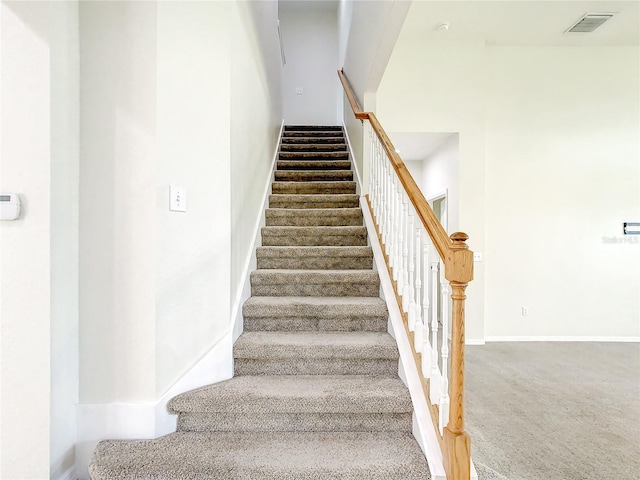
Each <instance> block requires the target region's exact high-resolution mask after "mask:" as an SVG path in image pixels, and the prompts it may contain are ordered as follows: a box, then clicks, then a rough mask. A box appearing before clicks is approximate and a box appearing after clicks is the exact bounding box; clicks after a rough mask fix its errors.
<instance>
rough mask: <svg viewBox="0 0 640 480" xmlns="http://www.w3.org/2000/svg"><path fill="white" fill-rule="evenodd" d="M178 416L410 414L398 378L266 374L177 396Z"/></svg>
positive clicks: (173, 402)
mask: <svg viewBox="0 0 640 480" xmlns="http://www.w3.org/2000/svg"><path fill="white" fill-rule="evenodd" d="M167 408H168V409H169V411H170V412H171V413H179V412H193V411H195V412H233V413H264V412H274V413H316V412H320V413H322V412H325V413H376V412H390V413H407V412H411V411H413V407H412V405H411V398H410V396H409V392H408V391H407V389H406V387H405V386H404V384H403V383H402V381H401V380H400V379H399V378H398V377H395V378H394V377H388V376H379V377H373V376H358V375H351V376H348V377H347V376H345V375H264V376H255V377H253V376H245V377H235V378H232V379H230V380H227V381H224V382H221V383H217V384H215V385H208V386H206V387H202V388H199V389H196V390H192V391H190V392H186V393H183V394H181V395H178V396H177V397H174V398H173V399H172V400H171V401H170V402H169V404H168V406H167Z"/></svg>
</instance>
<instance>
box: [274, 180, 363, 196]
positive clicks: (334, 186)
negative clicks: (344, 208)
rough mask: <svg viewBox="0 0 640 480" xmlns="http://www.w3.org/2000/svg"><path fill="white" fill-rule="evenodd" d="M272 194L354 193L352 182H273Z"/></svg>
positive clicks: (354, 187)
mask: <svg viewBox="0 0 640 480" xmlns="http://www.w3.org/2000/svg"><path fill="white" fill-rule="evenodd" d="M271 193H273V194H281V193H283V194H301V195H302V194H311V195H318V194H345V193H347V194H348V193H351V194H353V193H356V182H354V181H347V180H345V181H342V182H339V181H338V182H333V181H318V182H273V183H272V186H271Z"/></svg>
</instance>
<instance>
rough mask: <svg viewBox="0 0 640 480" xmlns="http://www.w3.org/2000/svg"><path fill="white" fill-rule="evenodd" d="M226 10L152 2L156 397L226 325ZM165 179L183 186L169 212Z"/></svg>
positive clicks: (223, 5) (227, 6) (226, 5)
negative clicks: (183, 203) (179, 203)
mask: <svg viewBox="0 0 640 480" xmlns="http://www.w3.org/2000/svg"><path fill="white" fill-rule="evenodd" d="M142 3H145V2H142ZM231 12H232V4H231V3H230V2H199V1H186V2H158V3H157V24H154V38H155V39H156V41H157V45H156V56H155V58H154V68H155V96H154V102H155V117H154V119H153V120H154V123H155V129H156V131H155V138H154V140H155V142H156V145H157V146H156V160H155V165H154V166H152V169H151V171H150V176H151V177H152V178H154V185H153V188H154V190H153V193H152V194H151V195H150V198H149V199H148V200H151V201H152V203H153V205H152V207H153V212H154V215H153V217H152V218H154V221H155V223H154V225H152V226H151V227H150V228H152V230H153V243H152V244H151V245H149V246H148V248H149V249H150V250H151V251H154V252H155V257H154V262H153V268H152V273H153V282H154V284H155V293H154V303H155V314H156V325H155V332H154V338H155V357H156V364H155V395H154V397H153V398H154V399H156V398H159V397H160V396H162V394H164V392H166V391H167V390H168V389H169V388H170V387H171V386H172V385H173V384H174V383H175V382H176V381H177V380H178V379H179V378H180V377H181V376H182V375H184V374H185V372H186V371H187V370H188V369H189V368H191V367H192V366H193V365H194V364H195V363H196V362H197V361H198V360H199V359H200V358H201V357H203V356H204V355H205V354H206V353H207V351H208V350H209V349H211V348H212V346H213V345H214V344H215V343H216V342H217V341H218V340H220V339H221V338H222V337H223V336H224V335H225V334H227V332H228V330H229V328H230V325H229V318H230V309H229V296H230V286H229V275H230V250H231V245H230V243H231V241H230V213H229V211H230V201H231V199H230V182H229V179H230V175H231V171H230V169H231V167H230V158H231V147H230V140H229V138H230V126H229V112H230V91H231V77H230V67H229V64H230V57H231V41H230V35H231V20H232V15H231ZM152 52H153V50H151V51H150V52H149V53H150V54H152ZM171 185H175V186H180V187H184V188H185V189H186V192H187V197H186V199H187V211H186V212H172V211H169V189H170V186H171ZM152 343H153V342H152Z"/></svg>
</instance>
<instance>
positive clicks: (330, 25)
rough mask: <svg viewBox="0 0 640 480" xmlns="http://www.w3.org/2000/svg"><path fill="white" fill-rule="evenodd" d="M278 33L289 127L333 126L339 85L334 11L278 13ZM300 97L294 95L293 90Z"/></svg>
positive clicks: (338, 115)
mask: <svg viewBox="0 0 640 480" xmlns="http://www.w3.org/2000/svg"><path fill="white" fill-rule="evenodd" d="M279 17H280V32H281V34H282V42H283V45H284V51H285V56H286V65H285V66H284V68H283V82H282V99H283V106H284V119H285V122H286V123H287V124H290V125H295V124H298V125H304V124H307V125H336V124H339V123H340V120H341V118H342V115H341V113H340V112H339V111H338V108H337V101H336V99H337V98H338V92H339V88H341V87H340V82H339V80H338V76H337V73H336V71H337V70H338V68H339V66H338V25H337V15H336V12H335V11H325V10H319V11H317V12H313V13H312V14H311V13H310V12H305V11H296V10H294V11H288V10H284V11H282V10H281V11H280V14H279ZM297 88H302V89H303V94H302V95H297V94H296V89H297Z"/></svg>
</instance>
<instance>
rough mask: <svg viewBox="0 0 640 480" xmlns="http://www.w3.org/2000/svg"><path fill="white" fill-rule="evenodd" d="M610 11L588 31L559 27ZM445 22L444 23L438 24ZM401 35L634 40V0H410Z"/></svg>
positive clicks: (586, 42)
mask: <svg viewBox="0 0 640 480" xmlns="http://www.w3.org/2000/svg"><path fill="white" fill-rule="evenodd" d="M612 12H615V13H616V14H615V15H614V16H613V18H611V19H610V20H608V21H607V22H605V23H604V24H603V25H602V26H601V27H599V28H598V29H597V30H595V31H594V32H592V33H565V32H566V30H567V29H568V28H570V27H571V26H572V25H573V24H574V23H575V22H577V21H578V20H579V19H580V18H581V17H582V16H583V15H584V14H585V13H612ZM445 22H446V23H449V29H448V30H446V31H443V30H439V29H438V25H440V24H442V23H445ZM401 35H402V36H403V37H404V38H405V39H406V38H416V39H418V38H420V39H433V40H443V39H446V40H447V41H456V42H460V41H470V42H484V43H486V44H487V45H502V46H621V45H639V44H640V1H638V0H632V1H613V0H600V1H581V0H551V1H542V0H538V1H531V0H508V1H500V0H498V1H485V0H463V1H457V0H450V1H429V0H415V1H414V2H413V3H412V5H411V8H410V10H409V14H408V15H407V18H406V20H405V23H404V26H403V30H402V34H401Z"/></svg>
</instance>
